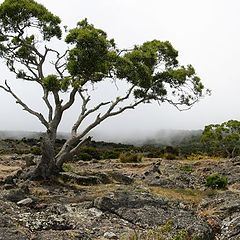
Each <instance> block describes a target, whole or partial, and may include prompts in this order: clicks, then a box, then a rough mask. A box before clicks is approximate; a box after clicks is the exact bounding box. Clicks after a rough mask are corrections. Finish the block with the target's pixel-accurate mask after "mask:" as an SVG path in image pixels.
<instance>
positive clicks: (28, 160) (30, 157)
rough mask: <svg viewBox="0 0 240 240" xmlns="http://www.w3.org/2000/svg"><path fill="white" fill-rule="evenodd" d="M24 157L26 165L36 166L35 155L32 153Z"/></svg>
mask: <svg viewBox="0 0 240 240" xmlns="http://www.w3.org/2000/svg"><path fill="white" fill-rule="evenodd" d="M22 159H23V160H24V161H25V163H26V167H30V166H34V165H36V163H35V162H34V156H33V155H32V154H28V155H25V156H23V157H22Z"/></svg>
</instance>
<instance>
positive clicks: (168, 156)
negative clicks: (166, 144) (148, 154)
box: [163, 153, 177, 160]
mask: <svg viewBox="0 0 240 240" xmlns="http://www.w3.org/2000/svg"><path fill="white" fill-rule="evenodd" d="M163 158H165V159H167V160H174V159H177V156H176V155H175V154H173V153H164V155H163Z"/></svg>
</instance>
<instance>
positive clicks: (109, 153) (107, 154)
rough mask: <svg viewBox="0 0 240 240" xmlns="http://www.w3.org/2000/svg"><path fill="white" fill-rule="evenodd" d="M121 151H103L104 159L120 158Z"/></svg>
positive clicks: (102, 156)
mask: <svg viewBox="0 0 240 240" xmlns="http://www.w3.org/2000/svg"><path fill="white" fill-rule="evenodd" d="M119 155H120V153H119V152H116V151H113V150H106V151H103V152H102V154H101V158H102V159H117V158H119Z"/></svg>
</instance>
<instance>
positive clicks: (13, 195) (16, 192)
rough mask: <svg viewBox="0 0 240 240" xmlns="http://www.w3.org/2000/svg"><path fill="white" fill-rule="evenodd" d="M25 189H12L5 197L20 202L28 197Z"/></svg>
mask: <svg viewBox="0 0 240 240" xmlns="http://www.w3.org/2000/svg"><path fill="white" fill-rule="evenodd" d="M25 194H26V193H25V191H24V190H22V189H11V190H10V191H8V192H7V193H6V194H5V195H4V196H3V197H4V198H5V199H7V200H9V201H11V202H18V201H20V200H22V199H24V198H26V195H25Z"/></svg>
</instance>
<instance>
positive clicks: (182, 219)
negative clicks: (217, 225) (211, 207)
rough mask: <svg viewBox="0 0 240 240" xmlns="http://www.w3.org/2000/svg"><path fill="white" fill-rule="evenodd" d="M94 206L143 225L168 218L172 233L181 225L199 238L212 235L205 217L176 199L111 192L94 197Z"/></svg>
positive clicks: (203, 239)
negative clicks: (186, 207)
mask: <svg viewBox="0 0 240 240" xmlns="http://www.w3.org/2000/svg"><path fill="white" fill-rule="evenodd" d="M94 206H95V207H97V208H99V209H101V210H102V211H105V212H110V213H114V214H116V215H117V216H119V217H121V218H122V219H124V220H126V221H128V222H129V223H132V224H135V225H139V226H141V227H143V228H150V227H155V226H160V225H164V224H166V223H167V222H168V221H169V219H171V220H172V222H173V230H172V232H173V235H174V234H176V232H177V230H179V229H185V230H186V231H188V232H189V233H191V235H192V236H194V237H196V238H197V237H198V239H201V240H211V239H213V237H214V234H213V232H212V229H211V227H210V226H209V225H208V224H207V223H206V221H205V220H204V219H201V218H200V217H198V216H197V215H195V214H194V213H193V212H192V211H191V210H187V209H184V210H183V209H179V203H178V202H176V201H167V200H165V199H163V198H157V197H154V196H152V195H150V194H148V193H134V192H115V193H112V194H110V195H109V196H105V197H100V198H97V199H96V200H95V201H94Z"/></svg>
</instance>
